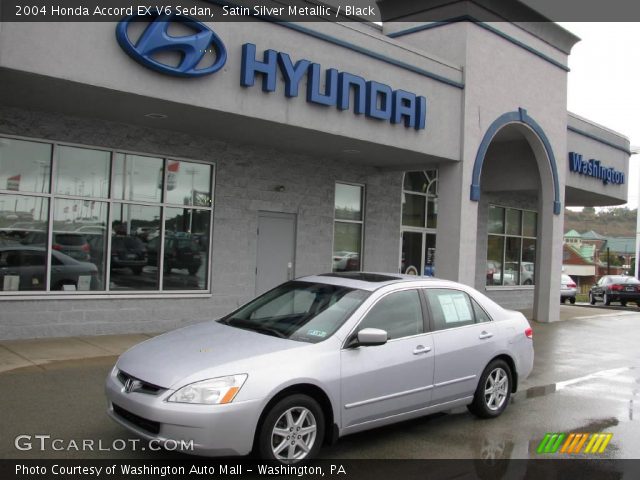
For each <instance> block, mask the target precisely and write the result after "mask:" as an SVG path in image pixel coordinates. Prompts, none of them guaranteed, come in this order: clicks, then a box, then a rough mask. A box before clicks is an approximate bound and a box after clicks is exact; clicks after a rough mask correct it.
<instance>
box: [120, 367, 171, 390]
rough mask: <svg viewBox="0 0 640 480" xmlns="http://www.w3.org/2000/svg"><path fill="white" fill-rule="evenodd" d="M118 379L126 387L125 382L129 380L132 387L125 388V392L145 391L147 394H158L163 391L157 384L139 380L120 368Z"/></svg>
mask: <svg viewBox="0 0 640 480" xmlns="http://www.w3.org/2000/svg"><path fill="white" fill-rule="evenodd" d="M118 380H119V381H120V383H122V385H123V386H124V387H127V382H130V385H131V386H132V388H131V390H127V393H133V392H139V393H146V394H147V395H158V394H160V393H162V392H163V391H165V389H164V388H162V387H159V386H158V385H154V384H153V383H149V382H145V381H144V380H140V379H139V378H136V377H134V376H133V375H129V374H128V373H126V372H123V371H122V370H118Z"/></svg>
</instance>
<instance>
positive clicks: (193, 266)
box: [147, 235, 202, 275]
mask: <svg viewBox="0 0 640 480" xmlns="http://www.w3.org/2000/svg"><path fill="white" fill-rule="evenodd" d="M158 250H160V238H159V237H155V238H153V239H151V240H149V243H147V251H148V253H149V265H156V266H157V265H158V257H159V255H158ZM200 265H202V257H201V255H200V248H199V246H198V243H197V242H196V241H195V240H194V239H193V238H191V236H188V235H185V236H168V237H167V238H165V240H164V272H165V273H171V270H172V269H174V268H177V269H186V270H188V271H189V275H195V274H196V273H197V272H198V270H199V269H200Z"/></svg>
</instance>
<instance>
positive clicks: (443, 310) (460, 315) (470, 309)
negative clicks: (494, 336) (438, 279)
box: [425, 288, 491, 330]
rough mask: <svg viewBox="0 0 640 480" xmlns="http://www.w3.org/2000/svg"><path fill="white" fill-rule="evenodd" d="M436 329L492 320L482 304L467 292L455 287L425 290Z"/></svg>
mask: <svg viewBox="0 0 640 480" xmlns="http://www.w3.org/2000/svg"><path fill="white" fill-rule="evenodd" d="M425 293H426V295H427V300H428V302H429V308H430V312H431V317H432V320H433V329H434V330H446V329H448V328H456V327H464V326H465V325H473V324H476V323H483V322H489V321H491V317H489V315H487V313H486V312H485V311H484V309H483V308H482V307H480V305H479V304H478V303H477V302H476V301H475V300H473V299H472V298H470V297H469V295H467V294H466V293H465V292H461V291H460V290H454V289H448V288H447V289H444V288H443V289H439V288H429V289H426V290H425Z"/></svg>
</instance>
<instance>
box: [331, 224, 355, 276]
mask: <svg viewBox="0 0 640 480" xmlns="http://www.w3.org/2000/svg"><path fill="white" fill-rule="evenodd" d="M361 244H362V225H361V224H359V223H342V222H336V224H335V233H334V241H333V249H334V252H333V271H335V272H345V271H357V270H360V268H361V266H360V253H361V252H360V250H361Z"/></svg>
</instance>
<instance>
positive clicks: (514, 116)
mask: <svg viewBox="0 0 640 480" xmlns="http://www.w3.org/2000/svg"><path fill="white" fill-rule="evenodd" d="M510 123H523V124H525V125H527V126H528V127H529V128H531V130H533V131H534V132H535V134H536V135H537V136H538V138H539V139H540V140H541V141H542V145H543V146H544V149H545V152H546V153H547V158H548V159H549V166H550V167H551V175H552V177H553V213H554V214H555V215H560V212H561V211H562V205H561V203H560V184H559V182H558V166H557V164H556V157H555V156H554V154H553V149H552V148H551V143H550V142H549V139H548V138H547V135H546V134H545V133H544V130H542V127H541V126H540V125H539V124H538V122H536V121H535V120H534V119H533V118H531V117H530V116H529V115H527V111H526V110H525V109H524V108H519V109H518V111H517V112H508V113H505V114H503V115H500V116H499V117H498V118H497V119H496V120H495V121H494V122H493V123H492V124H491V126H490V127H489V129H488V130H487V133H485V134H484V137H483V139H482V142H481V143H480V147H479V148H478V153H477V154H476V161H475V163H474V164H473V177H472V179H471V195H470V199H471V201H473V202H477V201H478V200H480V174H481V173H482V165H483V163H484V157H485V155H486V154H487V150H488V149H489V145H490V144H491V141H492V140H493V137H494V136H495V134H496V133H498V130H500V129H501V128H502V127H504V126H505V125H508V124H510Z"/></svg>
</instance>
